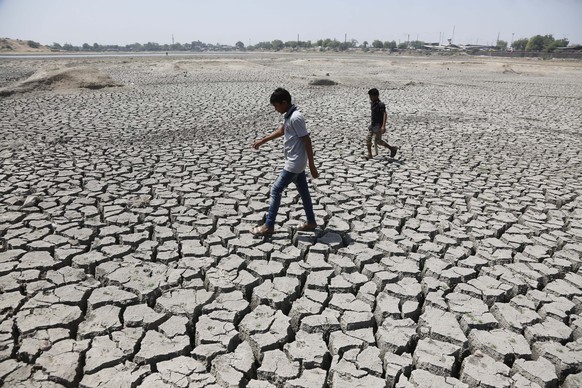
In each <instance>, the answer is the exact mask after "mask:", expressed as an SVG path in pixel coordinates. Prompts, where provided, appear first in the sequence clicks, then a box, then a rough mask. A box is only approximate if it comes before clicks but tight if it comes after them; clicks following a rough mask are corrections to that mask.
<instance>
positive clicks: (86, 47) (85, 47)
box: [81, 43, 91, 50]
mask: <svg viewBox="0 0 582 388" xmlns="http://www.w3.org/2000/svg"><path fill="white" fill-rule="evenodd" d="M81 47H83V50H90V49H91V46H89V43H83V46H81Z"/></svg>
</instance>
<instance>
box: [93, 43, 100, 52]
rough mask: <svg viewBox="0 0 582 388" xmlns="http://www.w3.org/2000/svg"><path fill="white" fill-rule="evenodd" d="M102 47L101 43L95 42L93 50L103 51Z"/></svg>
mask: <svg viewBox="0 0 582 388" xmlns="http://www.w3.org/2000/svg"><path fill="white" fill-rule="evenodd" d="M101 49H102V47H101V46H100V45H99V43H93V50H95V51H101Z"/></svg>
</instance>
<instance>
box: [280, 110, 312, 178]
mask: <svg viewBox="0 0 582 388" xmlns="http://www.w3.org/2000/svg"><path fill="white" fill-rule="evenodd" d="M292 109H294V107H291V109H290V111H291V110H292ZM283 125H284V128H285V137H284V139H285V167H284V168H285V170H286V171H288V172H292V173H295V174H297V173H300V172H303V171H305V167H307V151H305V144H304V143H303V139H302V138H303V137H305V136H309V132H307V127H306V126H305V118H304V117H303V114H302V113H301V112H299V111H298V110H297V109H295V110H293V112H291V114H290V115H289V113H286V114H285V122H284V124H283Z"/></svg>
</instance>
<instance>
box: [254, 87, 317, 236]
mask: <svg viewBox="0 0 582 388" xmlns="http://www.w3.org/2000/svg"><path fill="white" fill-rule="evenodd" d="M270 102H271V105H273V107H274V108H275V110H276V111H277V112H279V113H281V114H285V116H284V118H285V120H284V122H283V124H281V125H280V126H279V127H278V128H277V129H276V130H275V131H273V133H271V134H270V135H268V136H266V137H264V138H262V139H260V140H257V141H255V142H254V143H253V148H255V149H259V147H260V146H261V145H263V144H265V143H266V142H268V141H271V140H273V139H276V138H278V137H281V136H284V141H285V167H284V168H283V171H281V174H279V177H278V178H277V180H276V181H275V183H274V184H273V187H272V188H271V200H270V203H269V211H268V213H267V218H266V220H265V223H264V224H263V225H260V226H257V227H255V228H252V229H251V233H252V234H254V235H256V236H265V235H269V234H273V233H274V232H275V219H276V217H277V212H278V211H279V206H280V205H281V195H282V194H283V191H284V190H285V189H286V188H287V186H289V184H290V183H291V182H294V183H295V186H297V191H298V192H299V196H300V197H301V201H302V202H303V209H304V210H305V216H306V217H307V222H305V223H304V224H303V225H301V226H300V227H299V228H298V230H303V231H310V230H314V229H315V228H316V227H317V223H316V222H315V215H314V213H313V204H312V202H311V195H310V194H309V187H308V186H307V176H306V175H305V168H306V167H307V166H308V165H309V171H310V172H311V176H312V177H313V178H317V177H319V173H318V172H317V168H316V167H315V162H314V160H313V148H312V146H311V138H310V137H309V132H308V131H307V128H306V126H305V119H304V118H303V114H302V113H301V112H299V111H298V110H297V107H296V106H295V105H293V104H292V102H291V94H289V92H288V91H287V90H285V89H283V88H277V89H276V90H275V91H274V92H273V94H272V95H271V99H270Z"/></svg>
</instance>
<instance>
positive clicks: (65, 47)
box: [63, 43, 75, 51]
mask: <svg viewBox="0 0 582 388" xmlns="http://www.w3.org/2000/svg"><path fill="white" fill-rule="evenodd" d="M63 49H64V50H66V51H73V50H74V49H75V48H74V47H73V45H72V44H70V43H65V44H64V45H63Z"/></svg>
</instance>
